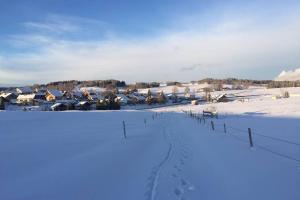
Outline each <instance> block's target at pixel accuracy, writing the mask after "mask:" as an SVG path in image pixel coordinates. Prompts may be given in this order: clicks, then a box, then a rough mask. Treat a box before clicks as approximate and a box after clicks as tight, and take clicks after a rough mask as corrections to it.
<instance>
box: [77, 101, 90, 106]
mask: <svg viewBox="0 0 300 200" xmlns="http://www.w3.org/2000/svg"><path fill="white" fill-rule="evenodd" d="M85 104H89V102H88V101H80V102H78V103H77V104H76V106H83V105H85Z"/></svg>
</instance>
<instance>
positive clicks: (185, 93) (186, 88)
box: [184, 87, 191, 95]
mask: <svg viewBox="0 0 300 200" xmlns="http://www.w3.org/2000/svg"><path fill="white" fill-rule="evenodd" d="M190 91H191V90H190V88H189V87H185V88H184V95H189V94H190Z"/></svg>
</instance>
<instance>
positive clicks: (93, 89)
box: [80, 87, 106, 94]
mask: <svg viewBox="0 0 300 200" xmlns="http://www.w3.org/2000/svg"><path fill="white" fill-rule="evenodd" d="M80 91H81V92H89V93H91V92H94V93H98V94H100V93H102V92H104V91H106V89H105V88H100V87H82V88H80Z"/></svg>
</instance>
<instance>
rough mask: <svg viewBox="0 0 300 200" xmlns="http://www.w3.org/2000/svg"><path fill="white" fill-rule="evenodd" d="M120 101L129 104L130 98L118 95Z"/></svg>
mask: <svg viewBox="0 0 300 200" xmlns="http://www.w3.org/2000/svg"><path fill="white" fill-rule="evenodd" d="M116 98H117V99H118V100H119V101H121V102H125V103H127V102H128V101H129V98H128V97H127V96H126V95H124V94H117V97H116Z"/></svg>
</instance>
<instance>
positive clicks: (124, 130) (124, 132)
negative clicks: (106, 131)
mask: <svg viewBox="0 0 300 200" xmlns="http://www.w3.org/2000/svg"><path fill="white" fill-rule="evenodd" d="M123 134H124V138H125V139H126V138H127V135H126V126H125V121H123Z"/></svg>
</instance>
